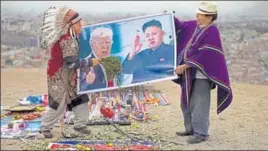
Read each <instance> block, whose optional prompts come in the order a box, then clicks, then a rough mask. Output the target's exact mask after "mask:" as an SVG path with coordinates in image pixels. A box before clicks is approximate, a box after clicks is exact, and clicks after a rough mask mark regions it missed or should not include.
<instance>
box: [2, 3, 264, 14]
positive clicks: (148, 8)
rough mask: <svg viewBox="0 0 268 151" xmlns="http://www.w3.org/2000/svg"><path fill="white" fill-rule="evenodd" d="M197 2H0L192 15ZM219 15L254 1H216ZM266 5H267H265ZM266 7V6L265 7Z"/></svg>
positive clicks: (12, 5) (29, 7) (23, 7)
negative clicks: (171, 12) (173, 12)
mask: <svg viewBox="0 0 268 151" xmlns="http://www.w3.org/2000/svg"><path fill="white" fill-rule="evenodd" d="M199 3H200V2H199V1H1V9H2V8H8V9H9V10H11V9H12V10H14V11H29V10H34V11H37V12H43V11H44V10H45V9H47V8H48V7H49V6H51V5H55V6H63V5H66V6H68V7H71V8H73V9H75V10H77V11H79V12H88V13H90V12H103V13H107V12H115V11H116V12H129V13H131V12H161V11H163V10H169V11H173V10H175V11H176V12H177V13H187V14H188V13H192V12H195V8H196V7H197V5H198V4H199ZM216 3H217V4H218V6H219V13H221V14H225V13H233V12H234V13H235V12H240V11H242V10H247V9H249V8H252V6H254V5H255V4H257V3H260V2H254V1H216ZM267 5H268V3H267ZM267 5H266V6H267Z"/></svg>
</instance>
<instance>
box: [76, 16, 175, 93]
mask: <svg viewBox="0 0 268 151" xmlns="http://www.w3.org/2000/svg"><path fill="white" fill-rule="evenodd" d="M79 58H80V59H82V58H83V59H84V60H87V59H89V58H99V59H102V60H105V59H106V60H107V58H116V59H117V62H120V72H118V73H117V74H111V70H113V69H114V68H115V63H113V61H112V59H110V61H111V62H110V65H114V67H111V66H109V62H108V65H107V62H106V64H104V63H103V64H99V65H97V66H94V67H89V68H80V69H78V88H77V91H78V94H84V93H90V92H99V91H107V90H112V89H118V88H125V87H132V86H137V85H143V84H148V83H153V82H158V81H164V80H172V79H175V78H177V75H176V74H175V72H174V70H175V66H176V36H175V27H174V20H173V14H172V13H164V14H156V15H148V16H141V17H135V18H129V19H124V20H118V21H112V22H106V23H101V24H95V25H89V26H84V27H83V28H82V32H81V34H80V35H79ZM116 67H117V66H116Z"/></svg>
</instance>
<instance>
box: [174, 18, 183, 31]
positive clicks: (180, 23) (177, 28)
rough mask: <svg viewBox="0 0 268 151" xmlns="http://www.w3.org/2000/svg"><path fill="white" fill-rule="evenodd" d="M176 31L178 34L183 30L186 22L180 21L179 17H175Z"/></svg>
mask: <svg viewBox="0 0 268 151" xmlns="http://www.w3.org/2000/svg"><path fill="white" fill-rule="evenodd" d="M174 24H175V31H176V35H178V34H179V32H180V31H181V30H182V28H183V25H184V23H183V22H182V21H180V20H179V19H178V18H177V17H174Z"/></svg>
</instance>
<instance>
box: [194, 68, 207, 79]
mask: <svg viewBox="0 0 268 151" xmlns="http://www.w3.org/2000/svg"><path fill="white" fill-rule="evenodd" d="M195 78H196V79H207V77H206V76H205V75H204V74H203V73H201V72H200V71H199V70H197V71H196V74H195Z"/></svg>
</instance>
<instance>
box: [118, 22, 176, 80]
mask: <svg viewBox="0 0 268 151" xmlns="http://www.w3.org/2000/svg"><path fill="white" fill-rule="evenodd" d="M142 30H143V32H144V35H145V37H146V40H147V42H148V46H149V48H148V49H145V50H141V47H142V43H140V37H139V35H137V36H136V38H135V41H134V48H133V50H132V51H131V52H130V53H129V54H128V55H127V57H126V59H125V60H124V62H123V71H122V73H123V74H133V80H132V83H136V82H141V81H148V80H155V79H157V78H163V75H162V74H161V73H165V74H168V73H170V74H173V70H170V69H173V68H174V66H173V65H174V46H173V45H169V44H165V43H164V42H163V38H164V35H165V32H164V31H163V30H162V24H161V22H160V21H158V20H155V19H153V20H151V21H148V22H146V23H145V24H144V25H143V26H142ZM157 65H159V66H157ZM152 67H154V68H157V69H154V70H152V69H153V68H152ZM158 67H159V68H158Z"/></svg>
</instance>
